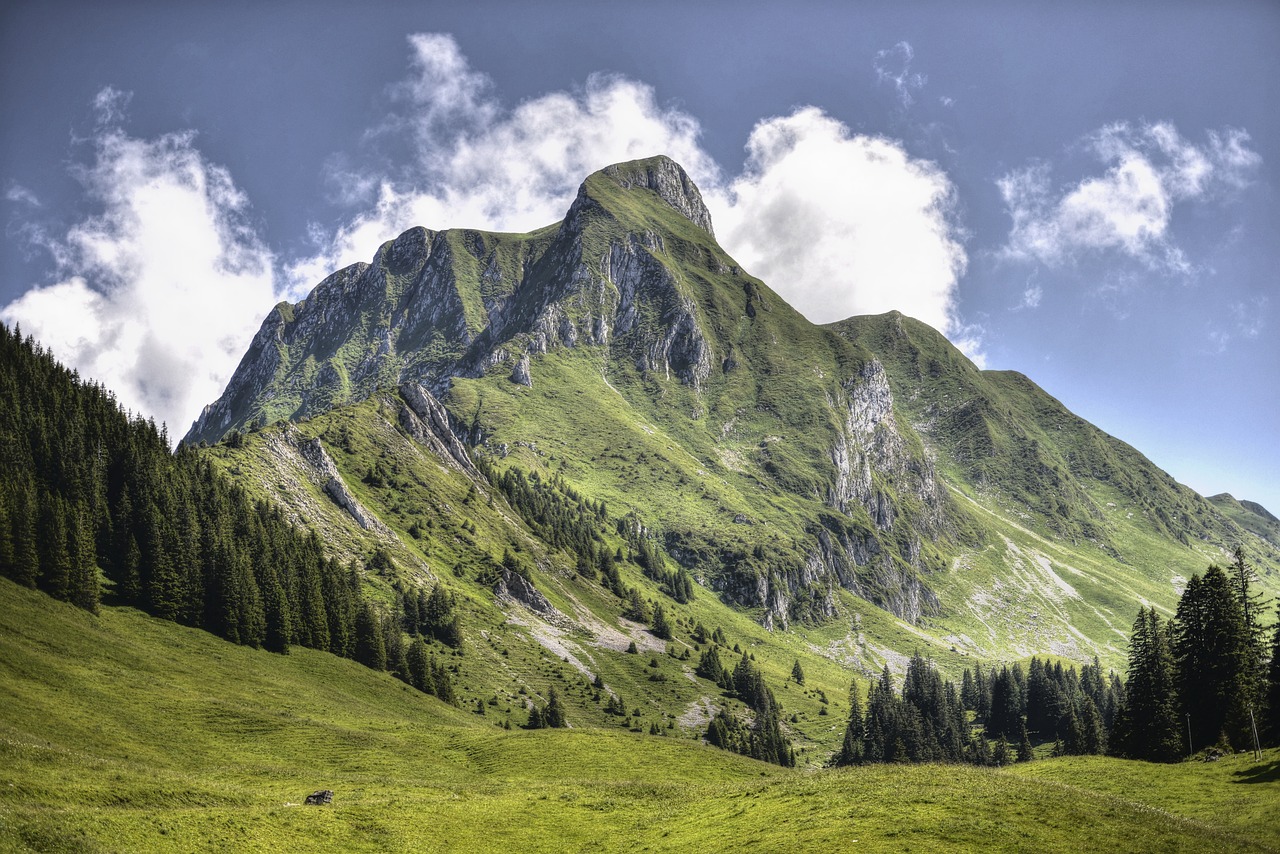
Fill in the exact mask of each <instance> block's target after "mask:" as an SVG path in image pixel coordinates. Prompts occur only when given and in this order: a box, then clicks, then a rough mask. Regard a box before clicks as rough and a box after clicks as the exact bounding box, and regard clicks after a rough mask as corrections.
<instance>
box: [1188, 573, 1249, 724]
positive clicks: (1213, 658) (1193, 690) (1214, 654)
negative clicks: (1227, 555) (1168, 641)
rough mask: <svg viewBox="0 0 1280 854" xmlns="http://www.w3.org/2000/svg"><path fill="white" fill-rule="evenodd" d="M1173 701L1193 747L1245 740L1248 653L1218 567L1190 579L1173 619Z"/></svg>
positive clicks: (1236, 605) (1240, 619)
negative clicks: (1183, 718)
mask: <svg viewBox="0 0 1280 854" xmlns="http://www.w3.org/2000/svg"><path fill="white" fill-rule="evenodd" d="M1172 647H1173V657H1174V665H1175V669H1176V672H1177V680H1178V681H1177V684H1178V697H1179V700H1180V703H1181V706H1182V709H1183V711H1184V713H1185V714H1189V715H1190V716H1191V732H1192V739H1193V744H1196V745H1200V746H1201V747H1206V746H1209V745H1212V744H1215V743H1217V742H1218V741H1219V740H1220V739H1222V738H1225V739H1227V742H1228V743H1229V744H1234V745H1237V746H1241V745H1244V744H1246V743H1247V742H1248V741H1249V738H1250V736H1249V703H1250V701H1251V699H1252V691H1251V689H1252V684H1253V683H1252V679H1251V674H1252V672H1253V669H1254V665H1253V663H1252V658H1253V649H1252V644H1251V641H1250V638H1249V636H1248V631H1247V628H1246V626H1245V623H1244V614H1243V612H1242V610H1241V608H1240V601H1239V599H1238V598H1237V596H1236V595H1235V592H1234V591H1233V590H1232V587H1231V583H1230V581H1229V579H1228V578H1227V576H1226V574H1225V573H1224V572H1223V571H1222V569H1221V568H1220V567H1217V566H1210V567H1209V569H1208V570H1207V571H1206V572H1205V574H1204V576H1203V577H1200V576H1192V578H1191V581H1190V582H1188V584H1187V588H1186V590H1185V591H1184V592H1183V594H1182V598H1181V600H1180V601H1179V602H1178V610H1177V613H1176V614H1175V616H1174V620H1173V643H1172Z"/></svg>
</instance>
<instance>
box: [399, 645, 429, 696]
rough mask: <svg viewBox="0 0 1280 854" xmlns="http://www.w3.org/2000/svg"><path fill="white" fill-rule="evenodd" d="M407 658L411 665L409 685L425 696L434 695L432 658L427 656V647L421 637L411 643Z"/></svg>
mask: <svg viewBox="0 0 1280 854" xmlns="http://www.w3.org/2000/svg"><path fill="white" fill-rule="evenodd" d="M405 658H406V660H407V662H408V665H409V684H410V685H412V686H413V687H415V688H417V689H418V690H419V691H422V692H423V693H424V694H434V693H435V685H434V684H433V681H432V678H431V664H430V657H429V656H428V655H427V645H426V643H425V642H424V641H423V640H422V636H421V635H419V636H417V637H415V638H414V639H413V640H412V641H411V642H410V643H409V649H408V651H407V652H406V653H405Z"/></svg>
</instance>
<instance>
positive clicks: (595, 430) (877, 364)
mask: <svg viewBox="0 0 1280 854" xmlns="http://www.w3.org/2000/svg"><path fill="white" fill-rule="evenodd" d="M406 384H408V385H406ZM414 384H416V385H417V386H418V387H419V388H420V390H421V394H422V395H426V397H425V398H423V399H424V400H425V399H430V400H432V401H435V404H434V406H438V410H437V411H438V412H441V413H444V416H443V420H440V419H438V423H443V422H447V424H448V429H449V431H450V432H452V434H453V435H454V437H455V438H456V439H458V440H461V442H462V443H463V444H465V445H466V446H467V447H468V448H469V449H470V450H469V453H472V454H479V455H481V456H484V457H485V458H486V459H488V460H490V461H491V462H492V464H493V465H495V466H497V467H498V469H499V470H501V469H503V468H505V467H508V466H511V465H516V466H519V467H521V468H522V469H524V470H526V471H532V472H541V473H542V474H543V475H545V476H548V477H549V476H552V475H555V476H558V477H562V478H564V479H565V480H566V481H567V482H569V483H571V484H573V486H574V488H576V489H579V490H582V491H584V492H585V493H586V494H587V495H589V496H591V497H592V498H594V499H599V500H607V501H608V502H609V503H610V505H611V506H616V507H621V508H625V509H626V510H627V511H628V512H629V513H631V514H635V515H636V517H637V518H638V520H639V521H638V524H640V525H641V526H642V528H643V529H644V530H647V531H650V532H652V535H653V536H654V537H656V539H657V542H658V543H659V544H660V545H661V546H662V548H663V549H664V550H665V552H666V553H667V555H669V556H670V558H671V559H673V560H674V561H675V562H676V563H677V564H679V565H680V566H681V567H683V568H684V569H686V570H687V571H689V572H691V573H692V574H693V576H694V577H695V578H696V579H698V580H699V581H700V582H701V583H702V584H703V585H704V586H705V587H708V588H709V589H711V590H712V591H714V592H715V593H716V594H717V595H718V596H720V597H721V598H722V599H723V600H724V601H726V602H728V603H730V604H733V605H736V606H738V607H742V608H747V609H750V610H751V611H752V612H753V613H756V614H757V615H758V618H759V619H760V621H761V622H762V623H763V624H764V625H766V626H770V627H786V626H788V625H790V624H792V623H795V622H797V621H798V622H804V621H812V620H816V621H825V620H831V619H834V618H836V617H837V616H838V614H839V613H840V612H841V609H842V606H841V605H840V602H841V601H842V600H841V597H840V596H839V595H837V594H838V592H839V591H841V590H843V591H849V592H852V593H853V594H855V595H857V596H859V597H862V598H864V599H866V600H868V601H870V602H873V603H875V604H876V605H878V606H880V607H883V608H885V609H887V610H889V611H890V612H891V613H893V614H894V615H896V616H898V617H900V618H902V619H904V620H906V621H907V622H908V623H909V624H915V625H924V624H926V623H929V622H931V621H933V622H938V621H941V623H942V624H945V623H948V622H949V623H959V622H964V621H966V620H970V619H976V620H977V623H973V624H972V625H973V626H974V627H978V624H979V623H981V624H983V625H985V624H986V623H985V622H984V621H986V619H987V618H986V617H983V616H982V614H984V613H987V611H986V610H985V609H987V608H988V607H989V604H990V603H991V602H992V601H997V600H998V599H999V598H1000V597H1001V596H1002V595H1004V594H1001V593H1000V590H1001V585H1002V584H1005V583H1007V582H1004V581H1002V580H1001V579H1002V577H1003V575H1002V574H1003V573H1005V572H1013V573H1015V574H1016V573H1018V572H1024V571H1030V570H1029V569H1027V568H1028V567H1033V566H1034V565H1038V563H1052V564H1053V566H1055V567H1058V569H1056V570H1053V571H1051V574H1053V577H1054V578H1056V579H1058V580H1059V581H1061V580H1062V577H1063V576H1062V573H1065V572H1068V570H1067V569H1065V568H1064V567H1065V566H1070V567H1071V568H1072V570H1073V571H1081V570H1080V569H1079V564H1081V562H1082V561H1083V562H1085V563H1094V562H1096V563H1097V565H1098V567H1099V568H1098V570H1097V571H1096V572H1095V573H1086V575H1088V576H1090V577H1091V578H1093V583H1095V584H1096V585H1097V590H1096V592H1095V594H1091V595H1094V596H1095V598H1094V599H1093V600H1086V599H1083V598H1082V597H1083V594H1079V593H1077V592H1076V591H1075V588H1074V587H1071V585H1066V586H1067V587H1068V588H1070V589H1071V590H1072V594H1073V595H1074V596H1076V598H1079V599H1082V604H1075V605H1070V607H1065V606H1063V605H1062V603H1054V602H1050V603H1048V604H1051V605H1053V608H1054V609H1055V610H1056V611H1057V613H1056V614H1055V615H1054V619H1055V620H1056V621H1057V625H1058V628H1057V629H1055V631H1057V632H1061V635H1060V637H1061V641H1060V644H1061V646H1062V648H1063V649H1066V650H1072V649H1076V650H1077V651H1078V652H1079V651H1080V650H1079V649H1078V645H1077V644H1076V642H1075V641H1074V640H1073V639H1072V637H1071V636H1070V632H1069V631H1068V629H1075V628H1076V625H1075V623H1073V620H1078V619H1081V617H1080V615H1078V614H1077V615H1070V614H1068V612H1069V611H1070V610H1071V608H1076V609H1079V608H1083V607H1084V606H1085V604H1088V603H1089V602H1093V604H1088V607H1089V608H1093V609H1094V610H1095V611H1097V607H1096V605H1097V602H1100V601H1102V600H1104V599H1108V598H1109V597H1110V596H1111V593H1110V592H1109V591H1107V590H1105V589H1104V588H1105V584H1104V582H1103V580H1102V579H1103V578H1104V576H1105V575H1106V574H1107V573H1106V572H1105V571H1104V569H1103V567H1104V566H1107V565H1112V564H1118V565H1120V566H1122V567H1128V568H1127V569H1125V570H1124V573H1123V574H1125V577H1126V578H1128V577H1129V574H1131V575H1132V578H1131V580H1130V582H1129V583H1130V585H1131V589H1133V590H1134V591H1137V590H1142V591H1143V592H1142V593H1141V594H1140V598H1145V599H1148V600H1150V601H1163V600H1166V599H1171V596H1172V593H1173V591H1174V590H1175V589H1176V587H1177V584H1178V580H1177V579H1178V578H1182V577H1185V576H1186V575H1187V574H1189V573H1190V572H1191V571H1192V569H1191V568H1192V567H1194V566H1196V565H1197V564H1202V563H1203V562H1205V561H1207V560H1212V559H1213V558H1212V557H1211V555H1215V554H1222V555H1225V554H1226V553H1227V552H1228V551H1230V549H1232V548H1234V547H1235V546H1236V545H1238V544H1239V543H1241V542H1248V543H1250V545H1251V548H1254V549H1255V550H1256V551H1258V552H1259V556H1260V558H1261V559H1262V561H1263V565H1264V567H1266V568H1268V569H1269V568H1270V567H1271V566H1273V565H1275V564H1276V562H1277V561H1280V554H1278V553H1277V552H1276V550H1275V548H1274V544H1272V543H1271V542H1270V541H1267V540H1265V539H1263V538H1260V537H1255V535H1254V534H1252V533H1248V532H1246V531H1245V530H1244V529H1243V528H1242V527H1241V526H1239V525H1238V524H1237V523H1236V522H1234V521H1232V520H1230V519H1228V518H1227V517H1226V516H1224V515H1223V514H1222V513H1221V512H1219V510H1218V509H1217V508H1215V507H1214V506H1213V505H1212V504H1210V503H1209V502H1207V501H1205V500H1204V499H1202V498H1200V497H1199V496H1197V495H1195V494H1194V493H1192V492H1191V491H1190V490H1187V489H1186V488H1185V487H1180V486H1179V485H1178V484H1176V483H1175V482H1174V481H1173V480H1172V478H1170V477H1169V476H1168V475H1167V474H1165V473H1164V472H1162V471H1160V470H1159V469H1158V468H1157V467H1155V466H1154V465H1153V464H1152V463H1151V462H1150V461H1149V460H1147V459H1146V458H1145V457H1143V456H1142V455H1141V454H1140V453H1138V452H1137V451H1136V450H1134V449H1133V448H1131V447H1130V446H1128V445H1126V444H1124V443H1122V442H1119V441H1118V440H1115V439H1114V438H1112V437H1109V436H1107V435H1106V434H1105V433H1102V431H1099V430H1097V428H1094V427H1092V425H1088V424H1087V422H1084V421H1083V420H1082V419H1079V418H1078V417H1076V416H1074V415H1073V414H1072V413H1070V412H1069V411H1068V410H1066V409H1065V407H1063V406H1062V405H1061V404H1060V403H1059V402H1058V401H1056V400H1054V399H1053V398H1052V397H1050V396H1049V395H1047V394H1046V393H1044V391H1043V390H1042V389H1040V388H1039V387H1038V386H1036V385H1035V384H1034V383H1032V382H1031V381H1030V380H1029V379H1027V378H1026V377H1023V376H1022V375H1020V374H1016V373H1014V372H990V371H980V370H978V369H977V368H976V367H975V366H974V365H973V364H972V363H971V362H970V361H969V360H968V359H966V358H965V357H964V356H963V354H961V353H960V352H959V351H958V350H956V348H955V347H954V346H952V345H951V344H950V343H949V342H947V341H946V339H945V338H944V337H943V336H941V335H940V334H939V333H937V332H936V331H935V330H932V329H930V328H929V327H927V326H925V325H924V324H921V323H919V322H918V321H914V320H911V319H910V318H907V317H905V316H903V315H901V314H899V313H897V312H891V313H888V314H885V315H880V316H875V317H863V318H849V319H847V320H845V321H841V322H839V323H836V324H828V325H826V326H817V325H815V324H812V323H810V322H809V321H808V320H806V319H805V318H803V316H801V315H800V314H799V313H798V312H796V311H795V310H794V309H793V308H792V307H791V306H789V305H788V304H787V303H786V302H785V301H784V300H783V299H782V298H781V297H780V296H778V295H777V294H776V293H775V292H773V291H772V290H771V289H769V288H768V286H767V285H766V284H765V283H763V282H761V281H760V280H758V279H755V278H754V277H752V276H750V275H749V274H747V273H746V272H745V271H743V270H742V269H741V268H740V267H739V266H738V265H737V263H736V262H735V261H734V260H733V259H732V257H731V256H729V255H728V254H727V253H725V251H724V250H723V249H722V248H721V247H720V246H719V245H718V244H717V243H716V242H715V239H714V231H713V229H712V226H711V223H710V217H709V214H707V213H706V209H705V205H703V204H702V202H701V197H700V194H699V193H698V192H697V188H696V187H695V186H694V185H693V184H692V182H691V181H689V180H688V176H687V175H686V174H685V173H684V172H683V170H682V169H680V167H679V166H678V165H677V164H675V163H674V162H673V161H670V160H669V159H668V158H664V157H658V158H650V159H648V160H643V161H635V162H632V163H628V164H617V165H615V166H611V167H608V168H606V169H604V170H601V171H600V172H597V173H595V174H593V175H592V176H589V177H588V178H587V179H586V180H585V181H584V182H583V184H582V186H581V188H580V189H579V192H578V194H577V196H576V197H575V199H574V201H573V203H572V205H571V206H570V208H569V211H568V213H567V215H566V217H565V219H564V220H563V221H562V222H560V223H557V224H554V225H551V226H547V227H545V228H543V229H539V230H538V231H536V232H532V233H530V234H528V235H509V234H490V233H484V232H475V231H468V230H450V231H446V232H438V233H437V232H431V231H429V230H427V229H423V228H416V229H411V230H409V231H406V232H405V233H403V234H402V235H400V236H399V237H397V238H396V239H395V240H393V241H388V242H387V243H385V244H383V246H382V247H381V248H380V249H379V250H378V253H377V254H376V255H375V258H374V259H373V263H372V264H368V265H354V266H352V267H348V268H345V269H344V270H342V271H339V272H338V273H335V274H334V275H333V276H330V277H329V278H327V279H326V280H325V281H324V282H322V283H321V285H319V286H317V288H316V290H315V291H314V292H313V294H312V295H310V296H308V298H307V299H306V300H303V301H302V302H301V303H299V304H298V305H297V306H278V307H277V308H276V310H274V311H273V312H272V314H271V315H270V316H269V317H268V319H267V321H266V322H265V323H264V326H263V329H262V330H261V331H260V332H259V335H258V337H257V338H255V344H254V346H253V347H251V348H250V351H249V352H248V353H247V354H246V356H245V359H244V360H242V363H241V366H240V368H238V369H237V372H236V377H235V378H233V380H232V382H231V384H230V385H229V386H228V391H227V392H226V393H225V394H224V395H223V397H222V398H220V400H219V401H218V402H216V403H215V404H213V406H212V407H211V408H210V409H209V410H207V411H206V413H205V414H204V415H202V418H201V420H199V421H197V423H196V425H194V426H193V429H192V431H191V433H189V434H188V437H187V440H186V441H187V442H189V443H198V442H208V441H216V440H217V439H219V438H221V437H222V436H223V435H224V434H227V432H228V431H239V430H244V429H248V428H252V429H258V430H262V429H265V427H266V425H269V424H271V423H273V422H275V421H277V420H289V421H300V420H305V419H309V418H318V417H322V416H325V414H326V413H329V412H338V411H341V410H342V409H343V408H344V407H346V406H353V405H357V404H358V403H359V401H360V400H365V399H369V398H370V397H371V396H374V395H375V394H382V395H383V397H382V398H381V399H382V400H383V401H384V404H383V405H385V406H388V407H390V410H388V412H389V413H391V412H395V411H403V410H404V409H405V408H406V402H405V400H404V392H403V389H404V388H406V387H412V386H413V385H414ZM397 388H400V389H402V391H401V393H400V394H399V395H397V394H396V392H395V391H394V390H395V389H397ZM380 390H381V391H380ZM397 418H399V421H400V422H401V423H403V420H404V419H403V417H399V416H397V417H392V418H391V419H390V420H391V422H392V423H396V421H397ZM402 429H403V428H402ZM437 438H438V437H437ZM550 449H554V450H550ZM390 452H391V451H390V448H389V446H383V449H382V451H381V453H382V454H387V453H390ZM437 453H438V449H437ZM481 485H482V484H481ZM264 489H265V490H266V491H267V492H268V493H270V492H271V491H272V490H271V488H270V487H269V486H264ZM988 511H991V512H995V513H996V515H997V516H998V517H999V518H1001V519H1005V520H1007V524H1008V525H1013V526H1014V527H1015V528H1017V529H1020V530H1025V531H1027V532H1028V533H1029V534H1031V535H1033V536H1034V537H1037V538H1040V539H1041V540H1043V541H1044V542H1045V543H1047V544H1050V545H1053V544H1062V545H1063V546H1065V547H1066V552H1063V553H1062V555H1066V554H1071V555H1073V556H1072V557H1071V558H1070V559H1067V558H1065V557H1063V556H1062V555H1059V556H1057V557H1053V558H1051V557H1050V556H1048V546H1045V547H1044V548H1043V549H1041V547H1040V546H1036V548H1037V549H1040V551H1039V552H1037V553H1036V554H1029V553H1025V552H1021V551H1016V550H1014V549H1013V548H1012V547H1010V548H1009V549H1006V550H1005V551H1004V552H1003V553H1001V550H1000V548H999V547H998V546H999V544H1000V543H1001V542H1002V538H1003V540H1006V541H1007V540H1008V534H1007V533H1006V532H1001V533H995V532H994V530H993V529H992V522H991V516H990V514H989V512H988ZM1121 514H1124V515H1121ZM1002 524H1005V523H1002ZM1135 526H1136V527H1135ZM389 527H390V528H392V529H394V528H395V527H396V526H395V524H389ZM1002 530H1008V529H1002ZM1018 536H1021V535H1018ZM1148 540H1149V541H1148ZM1139 544H1141V545H1139ZM1148 547H1149V548H1148ZM1019 548H1021V547H1019ZM1140 548H1145V549H1147V552H1150V554H1148V553H1147V552H1142V553H1139V552H1138V551H1136V550H1137V549H1140ZM412 550H413V547H412V546H410V551H412ZM1079 550H1084V552H1085V554H1084V555H1083V557H1076V556H1074V555H1075V553H1076V552H1077V551H1079ZM1166 550H1167V551H1168V553H1169V554H1171V555H1175V556H1176V557H1175V558H1174V560H1173V563H1174V564H1176V566H1177V568H1174V569H1171V568H1169V567H1162V566H1161V565H1160V560H1157V559H1156V558H1155V557H1153V555H1155V554H1157V553H1160V554H1163V553H1164V552H1165V551H1166ZM1162 559H1163V558H1162ZM1056 561H1065V563H1064V564H1062V565H1060V564H1059V563H1057V562H1056ZM972 562H976V563H977V564H979V565H982V566H983V567H984V570H983V572H982V573H979V574H978V575H974V574H972V573H969V574H966V573H963V572H960V571H958V567H961V566H964V565H968V564H969V563H972ZM1201 568H1202V566H1201ZM979 576H981V585H976V582H975V579H978V578H979ZM1050 583H1054V584H1056V582H1052V581H1051V582H1050ZM1064 583H1065V582H1064ZM1153 584H1154V585H1155V586H1150V585H1153ZM948 588H950V594H949V596H948V595H940V591H942V592H943V594H945V592H946V591H947V589H948ZM1161 589H1163V590H1164V591H1166V592H1164V593H1161V592H1160V590H1161ZM1020 595H1021V594H1020ZM1023 598H1024V599H1025V601H1020V604H1018V605H1017V610H1018V613H1019V614H1020V617H1019V619H1026V620H1030V619H1032V618H1034V617H1036V614H1038V613H1039V612H1040V611H1041V610H1042V605H1043V604H1044V603H1040V601H1039V600H1040V599H1041V598H1043V597H1042V596H1041V594H1040V593H1039V592H1033V593H1030V594H1028V595H1027V597H1023ZM1033 600H1034V601H1033ZM1068 604H1070V603H1068ZM1064 607H1065V610H1064ZM1085 618H1087V619H1088V620H1091V621H1094V622H1095V623H1096V626H1097V628H1095V629H1092V630H1091V631H1092V634H1091V635H1090V641H1089V643H1090V644H1092V645H1093V648H1094V649H1096V650H1099V651H1102V652H1104V653H1105V654H1107V655H1114V650H1115V643H1114V640H1108V638H1110V637H1111V636H1112V635H1111V629H1110V628H1108V627H1112V626H1115V625H1127V624H1128V623H1129V621H1130V618H1129V615H1128V614H1124V613H1117V612H1115V611H1108V612H1107V614H1105V615H1104V614H1102V613H1101V612H1099V613H1098V615H1097V616H1096V617H1095V616H1092V615H1085ZM983 631H988V630H987V629H983ZM953 634H955V636H956V637H961V636H968V635H967V634H966V633H965V632H959V633H958V634H957V633H953ZM944 636H945V633H944ZM970 642H972V643H973V644H974V648H975V650H976V649H981V648H982V647H983V644H981V643H978V642H977V641H973V639H972V637H970ZM992 642H994V641H992ZM1086 648H1087V647H1086ZM1108 650H1110V652H1108Z"/></svg>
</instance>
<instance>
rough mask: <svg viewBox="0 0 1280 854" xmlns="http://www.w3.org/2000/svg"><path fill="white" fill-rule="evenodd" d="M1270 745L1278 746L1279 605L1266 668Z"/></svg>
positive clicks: (1279, 697)
mask: <svg viewBox="0 0 1280 854" xmlns="http://www.w3.org/2000/svg"><path fill="white" fill-rule="evenodd" d="M1266 719H1267V721H1268V726H1267V727H1266V729H1267V730H1268V731H1269V732H1270V743H1271V745H1272V746H1280V606H1278V607H1277V608H1276V624H1275V631H1274V634H1273V635H1272V638H1271V665H1270V667H1269V668H1268V669H1267V717H1266Z"/></svg>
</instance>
